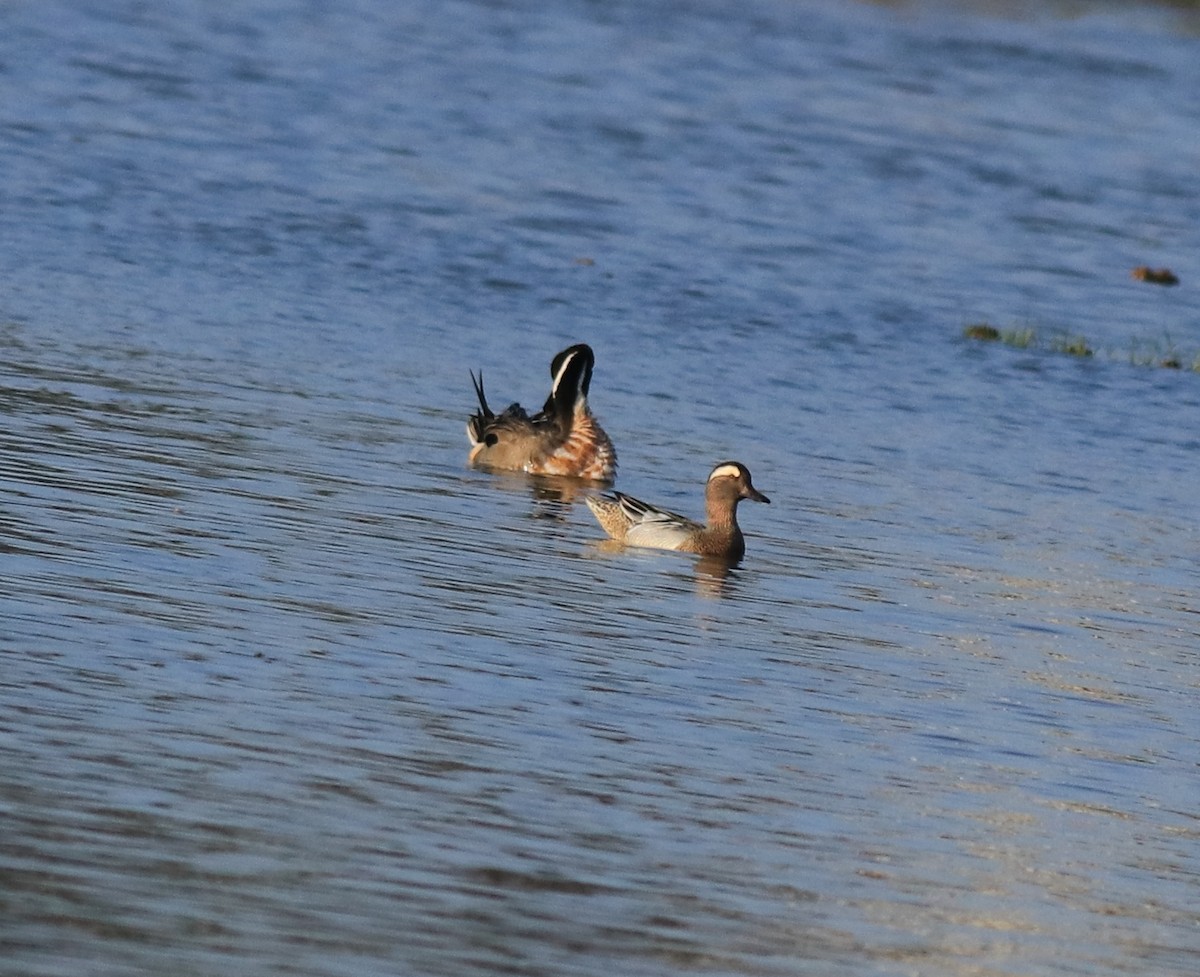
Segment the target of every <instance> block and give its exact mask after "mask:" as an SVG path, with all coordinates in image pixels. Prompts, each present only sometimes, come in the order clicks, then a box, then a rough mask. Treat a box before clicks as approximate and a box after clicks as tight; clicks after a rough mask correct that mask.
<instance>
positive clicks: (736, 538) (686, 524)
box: [586, 461, 771, 560]
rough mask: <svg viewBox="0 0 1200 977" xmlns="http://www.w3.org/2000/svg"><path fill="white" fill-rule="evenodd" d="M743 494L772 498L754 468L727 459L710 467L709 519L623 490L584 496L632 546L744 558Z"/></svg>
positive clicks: (605, 522) (758, 498) (606, 525)
mask: <svg viewBox="0 0 1200 977" xmlns="http://www.w3.org/2000/svg"><path fill="white" fill-rule="evenodd" d="M742 499H753V500H754V501H755V502H770V501H771V500H770V499H768V498H767V497H766V496H765V495H763V494H762V492H760V491H758V489H756V488H755V487H754V485H753V484H752V483H751V481H750V470H749V469H748V468H747V467H746V466H745V465H743V464H742V463H741V462H737V461H723V462H721V464H719V465H717V467H716V468H714V469H713V470H712V474H711V475H709V476H708V483H707V484H706V485H705V487H704V506H705V509H706V510H707V513H708V523H707V525H701V524H700V523H698V522H693V521H692V520H691V519H688V518H687V517H685V516H680V515H677V514H676V513H674V512H667V511H666V510H665V509H659V508H658V507H656V506H652V505H650V504H649V503H647V502H642V501H640V500H639V499H635V498H631V497H630V496H628V495H625V494H624V493H623V492H613V493H611V494H610V495H607V496H595V497H593V496H588V498H587V500H586V501H587V504H588V508H589V509H591V510H592V514H593V515H594V516H595V517H596V519H597V520H598V521H599V523H600V525H601V527H603V529H604V531H605V532H606V533H608V535H609V536H611V537H612V538H613V539H615V540H619V541H620V542H623V543H625V544H627V545H629V546H649V547H654V548H655V549H662V550H680V551H682V552H684V553H699V554H700V555H701V556H718V557H723V558H725V559H729V560H740V559H741V558H742V556H743V555H744V554H745V552H746V540H745V537H744V536H742V530H741V527H739V526H738V522H737V507H738V503H739V502H740V501H741V500H742Z"/></svg>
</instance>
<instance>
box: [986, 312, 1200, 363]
mask: <svg viewBox="0 0 1200 977" xmlns="http://www.w3.org/2000/svg"><path fill="white" fill-rule="evenodd" d="M963 336H964V337H966V338H967V339H974V340H977V341H979V342H998V343H1003V344H1004V345H1005V346H1011V347H1013V348H1014V349H1032V350H1038V349H1040V350H1045V351H1046V352H1050V353H1063V354H1066V355H1067V356H1082V357H1091V356H1095V355H1096V351H1095V349H1094V348H1093V347H1092V345H1091V344H1090V343H1089V342H1088V341H1087V339H1086V338H1085V337H1083V336H1079V335H1075V334H1071V333H1068V332H1064V331H1055V332H1051V333H1049V334H1048V335H1046V336H1045V337H1043V336H1042V334H1041V333H1040V332H1039V331H1038V330H1037V329H1035V328H1033V327H1032V326H1026V327H1022V328H1019V329H1000V328H998V327H996V326H993V325H991V324H990V323H987V322H973V323H970V324H969V325H967V326H964V327H963ZM1101 352H1102V353H1103V354H1104V355H1105V356H1107V358H1108V359H1118V358H1124V355H1123V354H1120V353H1118V351H1116V350H1101ZM1127 356H1128V361H1129V363H1131V364H1132V365H1134V366H1154V367H1161V368H1163V369H1170V370H1191V371H1193V372H1195V373H1200V350H1196V351H1194V352H1191V353H1187V352H1184V351H1181V350H1180V349H1178V347H1176V345H1175V343H1174V342H1173V341H1172V340H1171V338H1170V336H1164V337H1163V338H1162V339H1160V340H1147V339H1140V338H1134V339H1133V340H1131V341H1130V345H1129V352H1128V354H1127Z"/></svg>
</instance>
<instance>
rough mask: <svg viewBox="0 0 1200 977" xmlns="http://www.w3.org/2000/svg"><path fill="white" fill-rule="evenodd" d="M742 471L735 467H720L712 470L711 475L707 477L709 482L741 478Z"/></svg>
mask: <svg viewBox="0 0 1200 977" xmlns="http://www.w3.org/2000/svg"><path fill="white" fill-rule="evenodd" d="M741 477H742V471H741V469H740V468H738V466H737V465H720V466H719V467H717V468H714V469H713V473H712V474H711V475H709V476H708V480H709V481H710V482H711V481H712V480H713V479H714V478H741Z"/></svg>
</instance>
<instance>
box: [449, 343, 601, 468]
mask: <svg viewBox="0 0 1200 977" xmlns="http://www.w3.org/2000/svg"><path fill="white" fill-rule="evenodd" d="M595 362H596V357H595V354H594V353H593V352H592V348H591V347H590V346H588V345H587V344H586V343H579V344H577V345H575V346H569V347H568V348H567V349H564V350H563V351H562V352H561V353H559V354H558V355H557V356H555V357H554V359H553V360H552V361H551V363H550V375H551V376H552V377H553V378H554V384H553V386H552V387H551V388H550V396H549V397H547V398H546V403H545V404H544V405H543V407H542V409H541V410H540V411H538V412H537V413H536V414H533V415H530V414H529V413H527V412H526V411H525V409H524V408H523V407H521V405H520V404H510V405H509V406H508V407H506V408H504V410H503V411H501V412H500V413H499V414H496V413H493V411H492V409H491V408H490V407H488V402H487V397H486V396H484V392H483V371H482V370H480V371H479V376H478V378H476V376H475V374H474V373H472V374H471V382H472V383H473V384H474V386H475V396H476V397H478V398H479V410H478V411H476V413H474V414H472V415H471V419H470V420H469V421H467V437H468V438H470V440H471V453H470V455H469V456H468V458H467V462H468V464H471V465H475V466H477V467H479V468H492V469H497V470H502V471H520V472H527V473H528V474H530V475H567V476H572V477H574V478H588V479H593V480H595V481H603V482H609V481H612V478H613V475H614V474H615V473H616V470H617V452H616V449H615V448H613V444H612V441H611V440H610V439H609V437H608V435H607V434H605V433H604V430H603V428H601V427H600V425H599V424H598V423H597V422H596V418H595V417H593V416H592V412H591V410H590V409H589V408H588V402H587V395H588V388H589V387H590V386H591V383H592V368H593V366H594V365H595Z"/></svg>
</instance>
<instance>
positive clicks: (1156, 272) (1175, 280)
mask: <svg viewBox="0 0 1200 977" xmlns="http://www.w3.org/2000/svg"><path fill="white" fill-rule="evenodd" d="M1129 275H1130V277H1131V278H1135V279H1137V280H1138V281H1139V282H1148V283H1149V284H1151V285H1178V284H1179V276H1177V275H1176V274H1175V272H1173V271H1171V269H1170V268H1147V267H1146V266H1145V265H1138V267H1136V268H1134V269H1133V271H1131V272H1130V273H1129Z"/></svg>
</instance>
